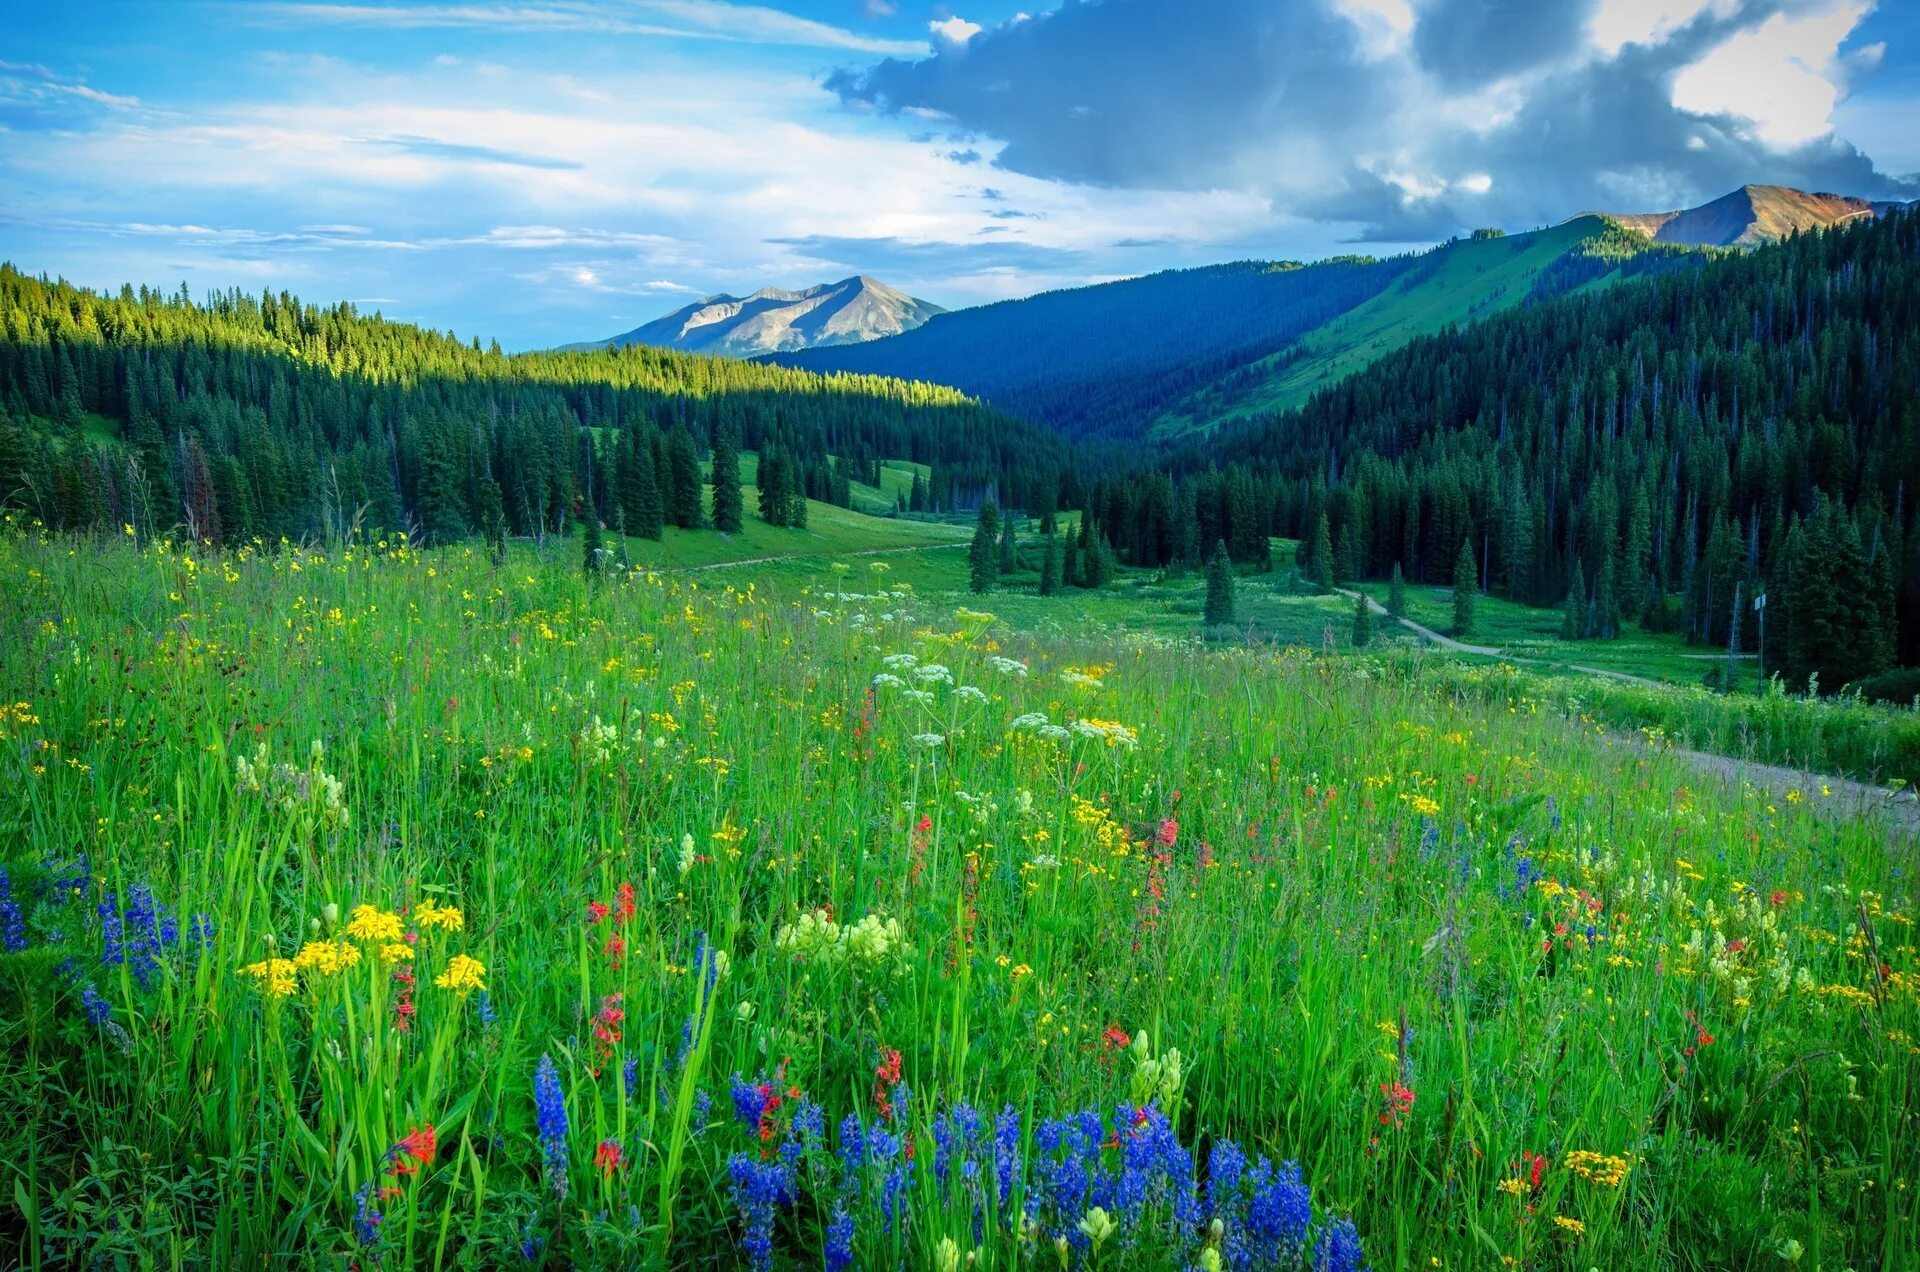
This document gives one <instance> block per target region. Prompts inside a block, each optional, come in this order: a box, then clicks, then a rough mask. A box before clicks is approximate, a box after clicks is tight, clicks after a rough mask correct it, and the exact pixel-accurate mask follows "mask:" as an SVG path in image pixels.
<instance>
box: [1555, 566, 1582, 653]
mask: <svg viewBox="0 0 1920 1272" xmlns="http://www.w3.org/2000/svg"><path fill="white" fill-rule="evenodd" d="M1586 634H1587V579H1586V575H1585V574H1583V573H1582V572H1581V569H1580V558H1579V557H1575V558H1574V559H1573V575H1572V577H1571V578H1569V579H1568V580H1567V597H1566V600H1564V601H1562V602H1561V606H1560V639H1561V640H1579V639H1580V638H1581V637H1583V636H1585V635H1586Z"/></svg>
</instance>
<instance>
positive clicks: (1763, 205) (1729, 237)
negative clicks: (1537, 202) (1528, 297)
mask: <svg viewBox="0 0 1920 1272" xmlns="http://www.w3.org/2000/svg"><path fill="white" fill-rule="evenodd" d="M1889 206H1892V205H1889V204H1883V203H1872V202H1869V201H1868V200H1866V199H1860V198H1855V197H1853V196H1852V195H1845V194H1832V193H1829V192H1827V191H1824V190H1822V191H1807V190H1796V189H1794V188H1793V187H1792V186H1781V185H1767V184H1764V183H1761V182H1751V183H1749V184H1747V185H1743V186H1741V187H1740V188H1739V189H1737V190H1731V191H1729V192H1727V193H1726V194H1723V195H1721V196H1720V197H1719V198H1717V199H1711V200H1709V201H1708V202H1706V203H1702V204H1701V205H1700V206H1698V207H1694V208H1680V209H1676V210H1674V211H1671V212H1600V213H1589V214H1587V215H1598V216H1604V217H1607V218H1608V219H1610V220H1612V221H1615V222H1617V223H1619V224H1620V225H1623V226H1625V227H1626V228H1627V229H1629V230H1634V231H1637V232H1639V233H1641V234H1645V235H1646V236H1647V237H1648V238H1651V239H1654V240H1655V241H1657V242H1661V243H1682V244H1687V245H1690V246H1694V247H1752V246H1755V245H1756V244H1760V243H1766V242H1771V241H1772V240H1774V239H1780V238H1785V237H1787V236H1788V235H1789V234H1793V233H1796V232H1799V231H1804V230H1814V229H1825V228H1827V227H1828V226H1833V225H1839V224H1841V223H1842V222H1845V221H1850V220H1853V219H1855V218H1856V217H1863V216H1866V217H1871V216H1878V215H1879V214H1880V213H1881V212H1884V211H1885V210H1886V209H1887V208H1888V207H1889Z"/></svg>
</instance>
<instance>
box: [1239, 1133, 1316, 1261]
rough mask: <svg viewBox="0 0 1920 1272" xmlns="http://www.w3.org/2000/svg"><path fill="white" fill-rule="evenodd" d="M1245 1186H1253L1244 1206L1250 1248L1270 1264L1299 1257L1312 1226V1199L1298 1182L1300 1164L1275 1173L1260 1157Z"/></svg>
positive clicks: (1290, 1165)
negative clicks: (1245, 1206) (1270, 1262)
mask: <svg viewBox="0 0 1920 1272" xmlns="http://www.w3.org/2000/svg"><path fill="white" fill-rule="evenodd" d="M1248 1182H1249V1183H1250V1184H1251V1185H1252V1197H1251V1199H1250V1200H1249V1202H1248V1205H1247V1235H1248V1238H1249V1240H1250V1242H1251V1244H1252V1245H1253V1246H1254V1248H1255V1249H1256V1250H1257V1251H1258V1252H1259V1253H1260V1255H1261V1256H1262V1257H1264V1258H1265V1259H1267V1260H1269V1261H1279V1260H1283V1259H1292V1258H1296V1257H1298V1255H1299V1254H1300V1252H1301V1251H1303V1250H1304V1249H1305V1248H1306V1243H1307V1229H1308V1228H1309V1227H1310V1226H1311V1225H1312V1223H1313V1197H1312V1194H1311V1193H1310V1192H1309V1191H1308V1189H1307V1185H1306V1184H1305V1183H1304V1182H1303V1181H1302V1180H1301V1178H1300V1164H1299V1163H1298V1162H1284V1163H1282V1164H1281V1166H1280V1168H1279V1169H1278V1170H1275V1169H1273V1168H1272V1167H1271V1166H1269V1165H1268V1164H1267V1160H1266V1159H1265V1158H1264V1157H1263V1158H1261V1159H1260V1162H1259V1164H1258V1165H1256V1166H1255V1167H1254V1169H1253V1172H1252V1174H1251V1175H1250V1176H1249V1178H1248Z"/></svg>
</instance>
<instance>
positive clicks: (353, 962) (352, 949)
mask: <svg viewBox="0 0 1920 1272" xmlns="http://www.w3.org/2000/svg"><path fill="white" fill-rule="evenodd" d="M408 952H409V953H411V951H408ZM359 963H360V948H359V947H358V946H356V945H353V944H350V943H348V942H346V941H308V942H307V943H306V944H305V945H303V946H301V947H300V952H299V953H298V954H296V955H294V956H293V965H294V967H296V968H298V969H299V970H300V971H303V972H317V973H319V974H320V975H322V976H337V975H339V974H340V973H341V972H344V971H346V970H347V969H348V968H351V967H357V966H358V965H359Z"/></svg>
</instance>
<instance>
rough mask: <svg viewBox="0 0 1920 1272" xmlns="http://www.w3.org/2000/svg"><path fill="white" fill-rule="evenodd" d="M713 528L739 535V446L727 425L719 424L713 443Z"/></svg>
mask: <svg viewBox="0 0 1920 1272" xmlns="http://www.w3.org/2000/svg"><path fill="white" fill-rule="evenodd" d="M713 528H714V529H715V530H718V531H720V532H721V533H722V534H738V533H739V532H740V442H739V439H738V438H736V437H735V436H734V432H733V425H731V424H722V425H721V426H720V430H719V432H718V433H716V434H715V435H714V439H713Z"/></svg>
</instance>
